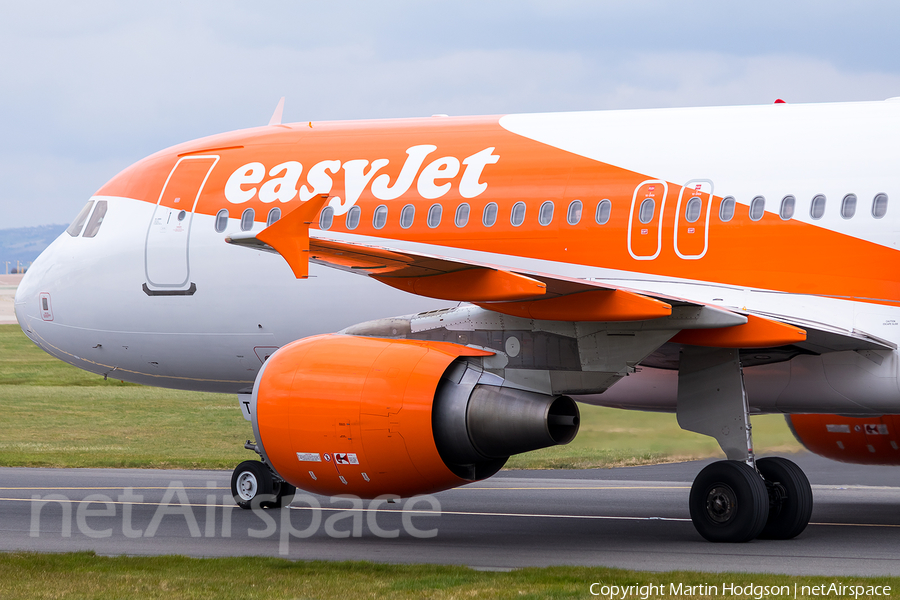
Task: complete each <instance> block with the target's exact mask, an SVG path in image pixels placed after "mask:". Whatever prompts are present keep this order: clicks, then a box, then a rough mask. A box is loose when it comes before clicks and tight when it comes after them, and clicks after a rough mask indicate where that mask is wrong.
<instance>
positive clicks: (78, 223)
mask: <svg viewBox="0 0 900 600" xmlns="http://www.w3.org/2000/svg"><path fill="white" fill-rule="evenodd" d="M92 206H94V201H93V200H88V202H87V204H85V205H84V208H82V209H81V212H80V213H78V216H77V217H75V220H74V221H72V224H71V225H69V228H68V229H66V233H68V234H69V235H71V236H72V237H78V234H79V233H81V228H82V227H84V222H85V221H87V218H88V215H89V214H90V213H91V207H92Z"/></svg>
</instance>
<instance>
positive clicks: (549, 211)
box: [319, 200, 612, 231]
mask: <svg viewBox="0 0 900 600" xmlns="http://www.w3.org/2000/svg"><path fill="white" fill-rule="evenodd" d="M583 208H584V204H583V203H582V202H581V200H573V201H572V202H570V203H569V208H568V209H567V211H566V222H567V223H568V224H569V225H578V223H579V222H581V214H582V211H583ZM554 209H555V206H554V204H553V202H551V201H547V202H544V203H543V204H541V207H540V208H539V209H538V223H540V224H541V225H542V226H547V225H549V224H550V223H552V222H553V212H554ZM611 209H612V203H611V202H610V201H609V200H601V201H600V202H598V203H597V210H596V212H595V214H594V220H595V221H596V222H597V224H598V225H605V224H606V223H607V222H609V216H610V211H611ZM471 211H472V208H471V207H470V206H469V204H468V203H466V202H463V203H462V204H460V205H459V206H457V207H456V212H455V213H454V215H453V224H454V225H456V226H457V227H465V226H466V225H468V224H469V216H470V214H471ZM525 212H526V205H525V203H524V202H516V203H515V204H513V207H512V209H511V210H510V212H509V222H510V223H511V224H512V225H513V226H514V227H519V226H520V225H522V224H523V223H524V222H525ZM443 214H444V207H443V206H442V205H441V204H432V205H431V206H430V207H429V208H428V212H427V214H426V216H425V224H426V225H428V227H430V228H432V229H433V228H435V227H437V226H438V225H440V224H441V219H442V217H443ZM498 215H499V207H498V206H497V203H496V202H489V203H488V204H487V205H485V207H484V209H483V210H482V212H481V224H482V225H484V226H485V227H493V226H494V224H495V223H496V222H497V217H498ZM361 218H362V209H361V208H360V207H359V206H356V205H354V206H353V207H351V208H350V210H349V211H348V212H347V217H346V221H345V224H346V226H347V229H349V230H351V231H352V230H354V229H356V228H357V227H359V223H360V219H361ZM415 218H416V207H415V206H414V205H412V204H407V205H406V206H404V207H403V208H402V209H400V227H402V228H403V229H409V228H410V227H412V226H413V223H414V222H415ZM387 220H388V207H387V206H386V205H384V204H381V205H379V206H378V207H377V208H376V209H375V212H374V213H372V227H374V228H375V229H382V228H384V226H385V225H387ZM333 224H334V209H333V208H331V207H330V206H327V207H325V209H324V210H323V211H322V214H321V216H320V217H319V228H320V229H323V230H327V229H331V226H332V225H333Z"/></svg>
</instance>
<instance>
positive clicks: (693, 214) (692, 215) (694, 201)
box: [684, 196, 703, 223]
mask: <svg viewBox="0 0 900 600" xmlns="http://www.w3.org/2000/svg"><path fill="white" fill-rule="evenodd" d="M702 210H703V200H701V199H700V198H699V197H697V196H694V197H693V198H691V199H690V200H688V201H687V206H685V207H684V220H685V221H687V222H688V223H696V222H697V219H699V218H700V212H701V211H702Z"/></svg>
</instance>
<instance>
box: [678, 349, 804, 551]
mask: <svg viewBox="0 0 900 600" xmlns="http://www.w3.org/2000/svg"><path fill="white" fill-rule="evenodd" d="M677 415H678V424H679V425H681V427H682V428H684V429H687V430H689V431H696V432H697V433H702V434H704V435H709V436H712V437H714V438H716V441H718V442H719V445H720V446H721V447H722V450H724V451H725V455H726V456H727V457H728V458H729V460H725V461H720V462H716V463H713V464H711V465H709V466H707V467H706V468H704V469H703V470H702V471H700V474H699V475H697V478H696V479H695V480H694V484H693V485H692V486H691V496H690V511H691V521H693V523H694V527H695V528H696V529H697V532H698V533H699V534H700V535H702V536H703V537H704V538H706V539H707V540H709V541H711V542H748V541H750V540H752V539H755V538H757V537H760V538H768V539H781V540H786V539H791V538H793V537H796V536H797V535H799V534H800V533H801V532H802V531H803V530H804V529H805V528H806V525H807V524H808V523H809V518H810V515H811V514H812V506H813V500H812V488H811V487H810V485H809V480H808V479H807V478H806V475H804V474H803V471H801V470H800V467H798V466H797V465H795V464H794V463H792V462H791V461H789V460H787V459H784V458H778V457H773V458H761V459H759V460H756V458H755V456H754V454H753V438H752V436H751V433H750V409H749V405H748V403H747V394H746V392H745V391H744V377H743V372H742V369H741V363H740V356H739V354H738V351H737V350H731V349H722V348H698V347H693V346H685V348H684V349H683V350H682V353H681V363H680V366H679V371H678V407H677Z"/></svg>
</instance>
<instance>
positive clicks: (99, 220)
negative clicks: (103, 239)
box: [84, 200, 106, 238]
mask: <svg viewBox="0 0 900 600" xmlns="http://www.w3.org/2000/svg"><path fill="white" fill-rule="evenodd" d="M104 217H106V200H99V201H98V202H97V207H96V208H95V209H94V212H93V213H91V220H90V221H88V224H87V227H86V228H85V230H84V237H86V238H92V237H94V236H95V235H97V232H98V231H100V226H101V225H103V218H104Z"/></svg>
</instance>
